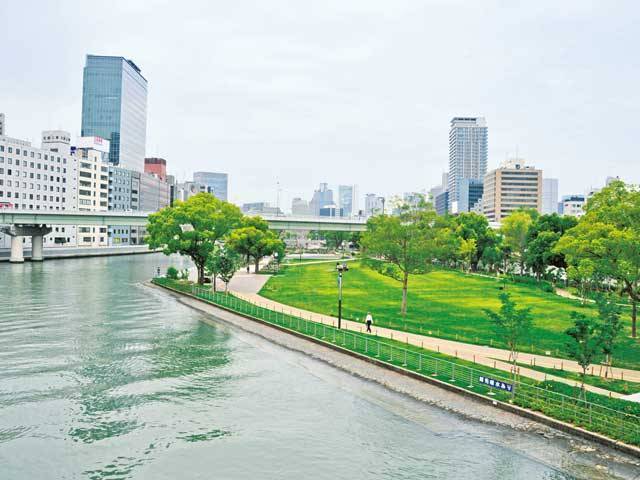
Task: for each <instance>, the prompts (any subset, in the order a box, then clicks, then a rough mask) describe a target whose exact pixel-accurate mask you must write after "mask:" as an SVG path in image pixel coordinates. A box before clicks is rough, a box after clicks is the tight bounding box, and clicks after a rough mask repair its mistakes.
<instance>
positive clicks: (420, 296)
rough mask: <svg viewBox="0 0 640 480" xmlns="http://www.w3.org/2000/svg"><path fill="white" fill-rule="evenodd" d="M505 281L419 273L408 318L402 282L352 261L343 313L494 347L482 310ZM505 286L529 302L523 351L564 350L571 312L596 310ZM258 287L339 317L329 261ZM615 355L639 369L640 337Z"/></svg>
mask: <svg viewBox="0 0 640 480" xmlns="http://www.w3.org/2000/svg"><path fill="white" fill-rule="evenodd" d="M501 285H502V283H499V282H498V281H496V280H495V279H492V278H485V277H480V276H475V275H466V274H463V273H460V272H453V271H442V270H436V271H433V272H431V273H429V274H426V275H414V276H412V277H411V278H410V281H409V297H408V304H409V309H408V313H407V316H406V318H405V319H403V318H402V317H401V315H400V314H399V310H400V300H401V295H402V290H401V285H400V283H399V282H397V281H396V280H393V279H391V278H388V277H385V276H383V275H380V274H379V273H377V272H375V271H373V270H370V269H368V268H366V267H364V266H362V265H360V264H358V263H355V262H352V263H350V264H349V271H348V272H347V273H345V277H344V283H343V298H344V301H343V316H344V317H345V318H349V319H353V320H362V318H363V317H364V316H365V315H366V313H367V310H370V311H371V313H372V315H373V317H374V322H375V323H376V324H377V325H380V326H385V327H390V328H395V329H400V330H408V331H412V332H417V333H420V332H422V333H428V332H429V331H431V334H432V335H436V336H440V337H445V338H453V339H455V338H456V335H457V338H458V339H459V340H461V341H467V342H471V343H480V344H486V345H488V344H489V343H490V342H491V339H493V345H495V346H504V344H502V343H501V342H500V341H499V339H497V338H496V335H495V330H494V327H493V324H492V323H491V322H490V321H489V320H488V319H487V317H486V315H485V314H484V312H483V309H484V308H489V309H494V310H497V309H498V308H499V306H500V303H499V300H498V294H499V293H500V286H501ZM507 291H508V292H509V293H511V294H512V297H513V298H514V299H515V300H516V301H517V302H518V304H519V305H520V306H530V307H531V308H532V312H533V315H534V328H533V329H532V332H531V335H530V338H528V339H527V341H526V342H524V344H525V345H526V346H525V347H524V348H523V350H525V351H528V350H530V349H531V348H532V347H533V349H534V351H537V352H539V353H541V352H543V351H544V350H551V351H552V354H553V355H560V356H562V351H563V349H564V345H565V341H566V338H565V337H566V336H565V335H564V331H565V330H566V329H567V328H568V327H569V326H570V323H571V320H570V317H569V313H570V312H571V311H572V310H580V311H584V312H587V313H592V314H595V310H594V308H593V306H592V305H587V306H582V305H580V302H578V301H574V300H569V299H564V298H560V297H558V296H557V295H555V294H552V293H547V292H543V291H542V290H540V289H538V288H536V287H533V286H529V285H518V284H509V285H508V287H507ZM260 293H261V294H262V295H263V296H265V297H267V298H271V299H273V300H277V301H280V302H282V303H286V304H289V305H294V306H297V307H300V308H305V309H307V310H311V311H315V312H320V313H325V314H330V315H337V280H336V272H335V266H334V265H332V264H318V265H306V266H299V267H295V268H286V269H284V272H283V274H282V275H279V276H276V277H274V278H272V279H270V280H269V282H268V283H267V284H266V285H265V286H264V287H263V289H262V291H261V292H260ZM625 320H627V317H625ZM625 333H627V334H628V332H625ZM615 358H616V360H617V364H618V365H621V366H627V367H631V368H640V343H639V342H637V341H634V340H632V339H630V338H628V337H627V336H625V337H624V338H622V339H621V341H620V347H619V350H618V352H617V353H616V357H615Z"/></svg>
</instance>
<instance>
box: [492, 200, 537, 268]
mask: <svg viewBox="0 0 640 480" xmlns="http://www.w3.org/2000/svg"><path fill="white" fill-rule="evenodd" d="M535 215H537V214H536V212H535V211H533V210H516V211H515V212H513V213H511V215H509V216H508V217H507V218H505V219H504V220H503V221H502V227H501V228H500V231H501V232H502V235H503V243H504V245H505V246H506V247H508V248H509V249H510V250H511V251H512V252H514V253H515V254H516V255H517V256H518V263H519V264H520V275H522V274H524V265H525V252H526V248H527V235H528V233H529V227H530V226H531V224H532V223H533V218H534V217H535Z"/></svg>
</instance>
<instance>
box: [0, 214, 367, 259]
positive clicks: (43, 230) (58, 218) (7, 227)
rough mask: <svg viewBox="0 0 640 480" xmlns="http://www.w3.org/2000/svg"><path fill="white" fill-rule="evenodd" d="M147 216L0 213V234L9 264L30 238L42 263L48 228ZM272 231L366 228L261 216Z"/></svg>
mask: <svg viewBox="0 0 640 480" xmlns="http://www.w3.org/2000/svg"><path fill="white" fill-rule="evenodd" d="M148 217H149V212H135V211H127V212H116V211H111V212H81V211H73V210H48V211H45V210H11V209H0V231H2V232H3V233H6V234H7V235H9V236H11V261H13V262H22V261H24V255H23V245H22V237H25V236H30V237H32V256H31V259H32V260H36V261H37V260H42V259H43V252H42V247H43V237H44V236H45V235H47V234H48V233H49V232H50V231H51V228H50V227H51V225H87V226H107V225H111V226H127V225H131V226H138V227H144V226H145V225H146V224H147V219H148ZM262 218H264V219H265V220H266V221H267V223H268V224H269V228H270V229H272V230H289V231H290V230H294V231H301V230H325V231H342V232H363V231H365V230H366V228H367V223H366V220H365V219H364V218H362V217H357V218H344V217H302V216H286V215H262Z"/></svg>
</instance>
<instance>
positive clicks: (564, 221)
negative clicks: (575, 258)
mask: <svg viewBox="0 0 640 480" xmlns="http://www.w3.org/2000/svg"><path fill="white" fill-rule="evenodd" d="M576 224H577V220H576V219H575V218H574V217H571V216H566V217H561V216H559V215H558V214H557V213H554V214H551V215H540V216H539V217H537V218H536V219H535V220H534V221H533V223H532V224H531V226H530V227H529V231H528V233H527V240H526V252H525V263H526V265H527V266H528V267H529V268H530V269H531V270H533V272H534V273H535V274H536V278H537V279H538V280H540V277H541V276H543V275H544V274H545V273H546V271H547V268H548V267H550V266H554V267H557V268H562V269H566V268H567V264H566V262H565V258H564V255H563V254H562V253H560V252H558V251H556V250H555V246H556V244H557V243H558V241H559V240H560V237H562V235H563V234H564V233H565V232H566V231H567V230H569V229H571V228H573V227H575V226H576Z"/></svg>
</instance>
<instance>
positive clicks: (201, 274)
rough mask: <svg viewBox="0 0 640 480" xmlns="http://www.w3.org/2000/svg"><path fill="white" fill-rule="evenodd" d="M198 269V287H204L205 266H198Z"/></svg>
mask: <svg viewBox="0 0 640 480" xmlns="http://www.w3.org/2000/svg"><path fill="white" fill-rule="evenodd" d="M196 267H197V268H198V285H202V284H203V283H204V264H196Z"/></svg>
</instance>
